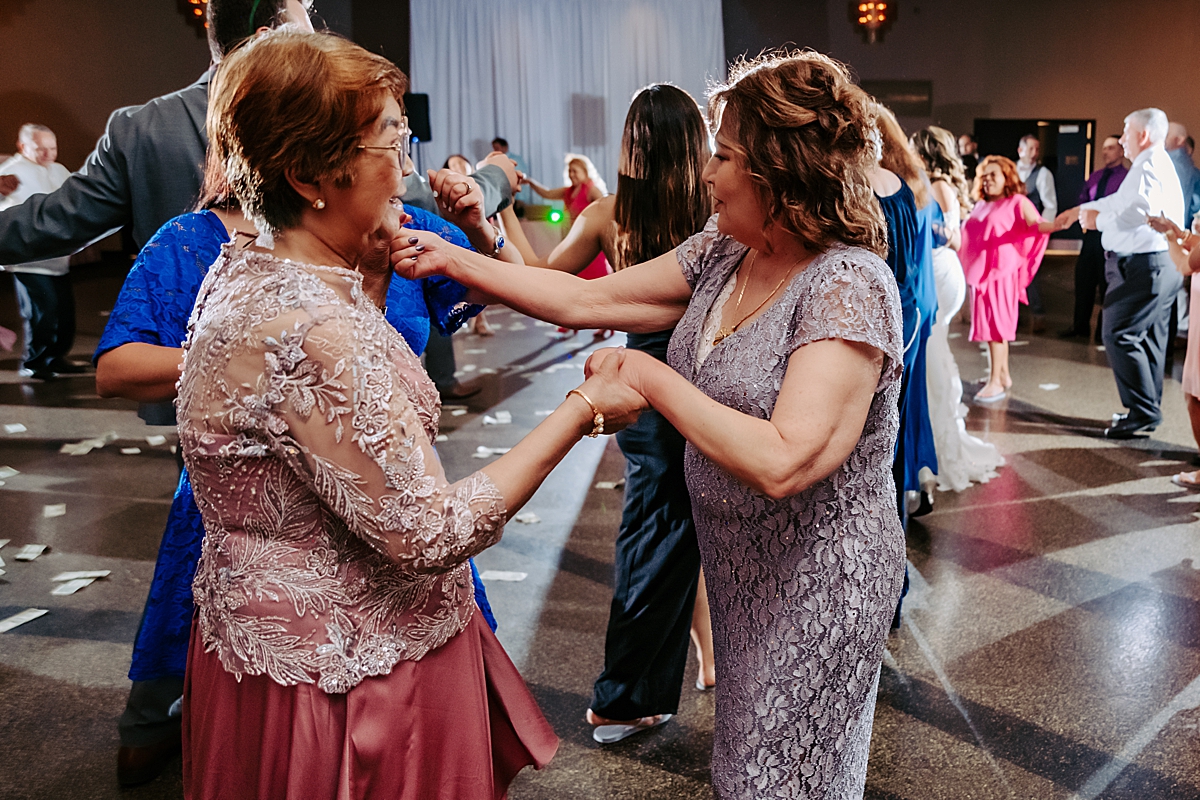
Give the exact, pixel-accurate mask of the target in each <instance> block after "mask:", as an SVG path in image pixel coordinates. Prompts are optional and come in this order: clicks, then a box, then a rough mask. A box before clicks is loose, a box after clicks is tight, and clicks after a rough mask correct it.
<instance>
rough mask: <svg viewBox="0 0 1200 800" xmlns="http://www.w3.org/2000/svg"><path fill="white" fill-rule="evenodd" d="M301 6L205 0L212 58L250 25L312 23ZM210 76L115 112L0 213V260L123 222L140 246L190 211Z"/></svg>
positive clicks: (66, 247)
mask: <svg viewBox="0 0 1200 800" xmlns="http://www.w3.org/2000/svg"><path fill="white" fill-rule="evenodd" d="M309 2H310V0H309ZM306 5H307V2H306V3H301V2H300V0H260V2H257V3H256V2H254V0H210V2H209V4H208V21H209V25H208V46H209V50H210V51H211V52H212V58H213V64H214V65H215V64H216V63H217V62H219V61H220V60H221V56H222V55H223V54H224V53H225V52H226V51H228V50H229V48H231V47H233V46H234V45H235V44H237V43H238V42H240V41H242V40H244V39H246V38H247V37H248V36H249V35H251V34H253V33H254V32H255V31H256V30H257V29H259V28H263V27H273V26H274V25H275V24H277V23H281V22H292V23H295V24H299V25H301V26H306V27H307V28H308V29H309V30H312V25H311V23H310V22H309V20H308V12H307V10H306ZM211 78H212V69H209V70H208V71H207V72H205V73H204V75H202V76H201V77H200V79H199V80H197V81H196V82H195V83H193V84H192V85H191V86H188V87H186V88H184V89H180V90H179V91H177V92H172V93H171V94H167V95H163V96H162V97H156V98H154V99H153V100H151V101H150V102H148V103H146V104H145V105H141V106H131V107H129V108H119V109H117V110H116V111H114V112H113V113H112V116H110V117H109V118H108V125H107V126H106V127H105V131H104V135H103V136H101V137H100V141H99V142H97V144H96V149H95V150H93V151H92V154H91V155H89V156H88V158H87V161H86V162H85V163H84V165H83V167H82V169H80V170H79V171H78V172H76V173H75V174H74V175H72V176H71V177H70V178H68V179H67V181H66V182H65V183H64V184H63V185H62V186H61V187H60V188H59V189H58V190H57V191H55V192H51V193H50V194H45V195H37V196H34V197H31V198H30V199H29V200H28V201H26V202H24V203H22V204H21V205H19V206H15V207H13V208H10V209H7V210H5V211H3V212H0V264H18V263H21V262H25V261H37V260H41V259H44V258H53V257H55V256H65V255H70V254H71V253H74V252H76V251H78V250H80V249H82V248H83V247H86V246H87V245H89V244H91V243H92V242H95V241H98V240H100V239H103V238H104V237H105V236H108V235H109V234H111V233H113V232H115V231H116V230H118V229H119V228H122V227H124V226H127V225H128V226H129V227H130V232H131V233H132V235H133V241H134V243H135V244H137V246H138V247H139V248H140V247H141V246H142V245H144V244H145V243H146V242H147V241H148V240H149V239H150V237H151V236H153V235H154V232H155V231H157V230H158V229H159V227H160V226H162V224H163V223H164V222H166V221H167V220H169V219H171V218H172V217H175V216H177V215H179V214H182V213H184V212H185V211H187V210H189V209H190V208H191V207H192V205H194V204H195V202H196V200H197V199H199V196H200V183H201V181H202V179H203V177H204V151H205V150H206V149H207V147H208V139H207V137H206V136H205V133H204V115H205V113H206V112H207V110H208V82H209V80H210V79H211Z"/></svg>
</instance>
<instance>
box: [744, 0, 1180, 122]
mask: <svg viewBox="0 0 1200 800" xmlns="http://www.w3.org/2000/svg"><path fill="white" fill-rule="evenodd" d="M822 9H824V13H822ZM848 9H849V3H848V2H847V0H826V1H825V2H822V0H812V1H805V2H785V1H784V0H724V15H725V52H726V56H727V57H728V58H730V59H732V58H734V57H735V56H736V55H737V54H738V53H742V52H750V53H756V52H758V51H759V50H760V49H762V48H764V47H774V46H778V45H780V44H783V43H785V42H787V41H792V42H795V43H796V44H798V45H802V46H804V45H807V46H811V47H813V48H815V49H817V50H820V51H822V52H826V53H829V54H830V55H832V56H834V57H835V58H838V59H840V60H842V61H844V62H846V63H847V64H849V65H850V67H851V68H852V69H853V70H854V72H855V73H856V74H857V75H859V76H860V77H861V78H864V79H887V78H892V79H912V80H930V81H932V82H933V105H934V108H933V114H932V115H931V116H929V117H920V118H917V117H911V118H902V119H901V120H900V121H901V124H903V125H904V127H905V129H906V130H909V131H912V130H915V129H916V128H918V127H921V126H924V125H929V124H931V123H939V124H942V125H945V126H946V127H948V128H950V129H951V130H954V131H956V132H961V131H964V130H969V129H970V127H971V125H972V123H973V120H974V118H975V117H993V118H1022V119H1024V118H1035V119H1036V118H1043V119H1045V118H1050V119H1055V118H1058V119H1079V118H1082V119H1095V120H1096V121H1097V123H1098V124H1099V135H1100V137H1102V136H1104V135H1105V134H1107V133H1109V132H1119V131H1120V130H1121V122H1122V119H1123V118H1124V117H1125V115H1126V114H1127V113H1129V112H1130V111H1133V110H1135V109H1138V108H1143V107H1146V106H1158V107H1159V108H1162V109H1163V110H1164V111H1166V112H1167V115H1168V116H1170V117H1171V118H1172V119H1174V120H1178V121H1180V122H1183V123H1184V124H1185V125H1187V126H1188V128H1189V129H1190V130H1191V131H1192V133H1193V134H1194V135H1200V99H1198V96H1197V93H1196V69H1195V65H1194V61H1195V59H1194V56H1193V54H1194V53H1196V52H1200V2H1178V0H1174V1H1173V0H1051V1H1049V2H1048V1H1047V0H899V2H898V11H899V14H898V16H897V17H896V22H895V24H894V25H893V27H892V28H891V30H890V31H889V32H888V33H887V36H886V37H885V39H884V41H883V42H882V43H879V44H872V45H869V44H866V43H864V41H863V39H862V38H861V37H860V36H859V34H858V32H857V31H856V30H855V27H854V26H853V25H852V24H851V22H850V20H849V19H848ZM822 25H824V29H821V26H822Z"/></svg>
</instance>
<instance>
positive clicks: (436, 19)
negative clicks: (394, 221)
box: [411, 0, 725, 190]
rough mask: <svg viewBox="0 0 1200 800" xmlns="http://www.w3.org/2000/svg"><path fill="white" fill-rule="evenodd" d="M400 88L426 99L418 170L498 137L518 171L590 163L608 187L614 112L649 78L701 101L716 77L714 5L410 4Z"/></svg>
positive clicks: (700, 0) (621, 1) (468, 0)
mask: <svg viewBox="0 0 1200 800" xmlns="http://www.w3.org/2000/svg"><path fill="white" fill-rule="evenodd" d="M411 8H412V73H413V74H412V76H411V78H412V90H411V91H414V92H424V93H426V94H428V95H429V115H430V128H431V132H432V134H433V137H432V141H431V142H430V143H428V144H423V145H421V160H422V162H423V166H424V167H426V168H432V169H436V168H438V167H440V166H441V165H442V162H444V161H445V159H446V157H447V156H448V155H450V154H452V153H463V154H464V155H466V156H467V157H468V158H470V159H472V160H475V159H479V158H482V157H483V156H485V155H486V154H487V153H488V152H489V151H490V150H491V140H492V138H493V137H495V136H503V137H504V138H506V139H507V140H508V142H509V146H510V152H512V153H518V154H520V155H521V157H522V158H523V159H524V161H525V163H526V165H527V168H528V171H529V173H530V175H532V176H534V177H535V178H537V179H538V180H539V181H541V182H542V183H544V184H546V185H548V186H560V185H562V179H563V177H562V176H563V156H564V155H565V154H566V153H567V152H575V153H583V154H584V155H586V156H588V158H590V159H592V161H593V162H594V163H595V165H596V168H597V170H598V171H599V172H600V175H601V177H603V178H604V180H605V181H606V182H607V183H608V185H609V188H610V190H612V189H615V188H616V178H617V159H618V157H619V154H620V147H621V130H622V128H623V126H624V124H625V112H626V111H627V110H628V108H629V101H630V99H632V97H633V95H634V93H635V92H636V91H637V90H638V89H640V88H642V87H643V86H645V85H647V84H649V83H674V84H675V85H677V86H679V87H681V88H683V89H685V90H687V91H688V92H690V93H691V95H692V96H693V97H695V98H696V101H697V102H698V103H699V104H700V106H701V107H702V108H703V107H704V103H705V100H706V97H705V91H706V87H707V85H708V83H709V82H710V81H713V80H721V79H723V78H724V76H725V51H724V34H723V30H722V24H721V0H413V2H412V6H411Z"/></svg>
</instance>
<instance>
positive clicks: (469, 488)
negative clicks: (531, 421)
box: [227, 305, 505, 574]
mask: <svg viewBox="0 0 1200 800" xmlns="http://www.w3.org/2000/svg"><path fill="white" fill-rule="evenodd" d="M261 341H263V342H264V343H265V352H261V351H260V352H258V353H253V352H252V353H249V354H247V355H245V356H239V357H238V358H236V359H235V361H234V362H231V363H230V370H229V375H228V378H229V385H231V386H245V387H246V389H245V390H244V391H243V392H235V393H234V396H233V397H231V398H229V401H230V403H231V404H233V405H234V408H233V410H232V413H231V414H230V415H229V416H228V417H227V420H229V422H230V423H234V427H237V428H241V429H242V430H243V431H246V432H249V433H251V434H252V436H253V438H254V439H257V440H260V441H264V440H265V441H266V442H268V443H269V447H270V449H271V450H272V451H274V452H275V454H276V455H277V456H279V457H280V458H282V459H283V460H284V461H285V462H286V463H288V464H289V465H290V466H291V468H292V469H293V470H294V471H295V472H296V473H297V474H298V475H299V476H300V477H301V478H302V479H303V480H304V481H305V482H306V483H307V484H308V485H309V486H311V487H312V489H313V491H315V492H316V494H317V495H318V496H320V498H321V499H322V500H323V501H324V503H325V504H326V505H327V506H328V508H329V509H330V510H331V511H332V512H333V514H334V515H335V516H336V517H337V518H338V519H339V520H340V521H341V522H342V523H343V524H344V525H345V526H346V527H347V528H348V529H349V530H350V531H352V532H353V533H355V534H356V535H358V536H359V537H360V538H361V539H362V540H364V541H365V542H367V543H368V544H369V545H370V546H371V547H373V548H374V549H375V550H377V551H379V552H381V553H384V554H385V555H387V556H388V557H389V558H391V559H393V560H394V561H396V562H397V563H398V564H400V565H401V567H402V568H403V569H405V570H406V571H409V572H413V573H418V574H422V573H424V574H435V573H441V572H446V571H448V570H449V569H451V568H453V567H455V566H457V565H459V564H461V563H462V562H464V561H466V560H467V559H468V558H470V557H471V556H473V555H475V554H476V553H479V552H480V551H482V550H483V549H485V548H486V547H489V546H490V545H492V544H494V543H495V542H497V541H498V540H499V539H500V534H501V532H502V530H503V523H504V519H505V505H504V498H503V497H502V496H501V494H500V492H499V490H498V489H497V488H496V486H495V485H494V484H493V483H492V481H491V480H490V479H489V478H488V477H487V475H486V474H484V473H482V472H476V473H473V474H472V475H470V476H468V477H466V478H464V479H463V480H461V481H458V482H457V483H450V482H448V481H447V480H446V477H445V474H444V473H443V471H442V467H441V464H440V462H439V461H438V459H437V457H436V455H435V454H434V451H433V446H432V444H431V443H430V433H429V430H428V429H427V428H426V426H425V425H424V424H423V422H422V420H421V418H420V415H419V413H418V409H417V406H416V402H415V399H414V394H413V393H414V392H415V391H416V387H417V380H416V379H417V376H415V375H412V374H408V373H406V372H405V370H408V369H411V370H418V369H420V366H419V364H418V363H417V362H416V361H412V359H411V357H408V358H407V359H405V358H404V357H403V356H406V355H407V349H406V348H404V347H403V345H402V344H401V343H400V342H399V340H398V338H397V337H396V336H395V334H394V333H392V332H391V331H389V330H388V329H387V323H386V322H385V321H384V319H383V318H382V317H381V316H379V315H376V314H373V313H368V312H366V311H361V310H352V309H349V308H347V307H346V306H340V305H339V306H332V307H330V306H325V307H322V308H319V309H316V310H315V311H310V312H305V311H298V312H293V313H291V314H287V315H281V316H280V317H279V318H278V319H276V320H273V321H272V322H271V324H270V329H269V331H267V330H265V329H264V331H263V334H262V339H261ZM389 342H390V344H389ZM398 351H403V352H402V353H398ZM409 361H411V362H412V363H411V364H410V363H408V362H409ZM255 365H257V367H256V366H255Z"/></svg>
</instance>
